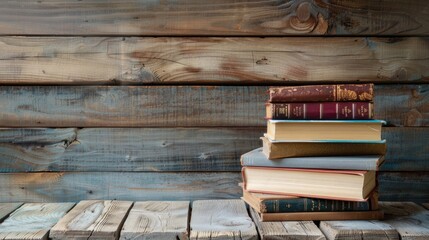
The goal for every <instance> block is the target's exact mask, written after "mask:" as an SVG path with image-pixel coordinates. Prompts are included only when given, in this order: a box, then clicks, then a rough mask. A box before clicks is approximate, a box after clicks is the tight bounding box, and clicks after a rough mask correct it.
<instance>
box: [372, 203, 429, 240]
mask: <svg viewBox="0 0 429 240" xmlns="http://www.w3.org/2000/svg"><path fill="white" fill-rule="evenodd" d="M380 207H381V209H382V210H383V211H384V213H385V215H384V221H383V222H385V223H388V224H390V225H391V226H393V227H394V228H395V229H396V231H398V233H399V235H400V236H401V239H402V240H424V239H429V211H428V210H426V209H425V208H424V207H422V206H419V205H417V204H415V203H412V202H380Z"/></svg>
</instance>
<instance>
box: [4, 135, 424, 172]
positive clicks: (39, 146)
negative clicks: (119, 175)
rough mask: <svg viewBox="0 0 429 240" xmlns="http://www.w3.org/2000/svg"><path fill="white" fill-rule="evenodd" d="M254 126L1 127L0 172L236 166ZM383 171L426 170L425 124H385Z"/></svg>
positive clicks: (250, 144)
mask: <svg viewBox="0 0 429 240" xmlns="http://www.w3.org/2000/svg"><path fill="white" fill-rule="evenodd" d="M265 131H266V128H265V127H257V128H156V129H153V128H83V129H77V128H17V129H15V128H2V129H0V172H39V171H84V172H85V171H94V172H103V171H128V172H129V171H240V170H241V165H240V161H238V159H239V158H240V156H241V155H242V154H244V153H246V152H248V151H250V150H253V149H255V148H258V147H260V146H261V141H260V139H259V137H260V136H262V134H263V133H264V132H265ZM382 136H383V139H386V141H387V146H388V148H387V154H386V160H385V162H384V164H383V165H382V167H381V169H382V171H429V162H428V161H427V159H428V158H429V146H428V144H427V142H429V138H428V136H429V128H419V127H406V128H400V127H385V128H383V131H382Z"/></svg>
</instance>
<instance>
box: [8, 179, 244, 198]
mask: <svg viewBox="0 0 429 240" xmlns="http://www.w3.org/2000/svg"><path fill="white" fill-rule="evenodd" d="M239 182H241V176H240V173H239V172H225V173H219V172H214V173H198V172H196V173H173V172H168V173H158V172H65V173H59V172H53V173H20V174H0V192H2V194H1V195H0V202H11V201H12V200H14V201H20V200H22V201H26V202H41V201H45V202H58V201H66V200H68V201H76V202H77V201H80V200H83V199H104V200H127V201H158V200H160V201H168V200H174V201H181V200H186V201H189V200H195V199H221V198H239V197H240V195H241V188H240V187H239V186H238V183H239Z"/></svg>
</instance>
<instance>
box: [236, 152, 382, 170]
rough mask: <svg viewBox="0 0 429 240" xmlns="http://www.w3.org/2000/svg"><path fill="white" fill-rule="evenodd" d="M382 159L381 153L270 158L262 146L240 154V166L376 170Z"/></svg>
mask: <svg viewBox="0 0 429 240" xmlns="http://www.w3.org/2000/svg"><path fill="white" fill-rule="evenodd" d="M383 161H384V156H383V155H362V156H323V157H291V158H279V159H274V160H270V159H268V158H267V157H266V156H265V154H264V153H262V148H257V149H255V150H252V151H250V152H248V153H245V154H243V155H242V156H241V165H242V166H253V167H284V168H314V169H336V170H366V171H368V170H372V171H377V170H378V168H379V167H380V166H381V164H382V163H383Z"/></svg>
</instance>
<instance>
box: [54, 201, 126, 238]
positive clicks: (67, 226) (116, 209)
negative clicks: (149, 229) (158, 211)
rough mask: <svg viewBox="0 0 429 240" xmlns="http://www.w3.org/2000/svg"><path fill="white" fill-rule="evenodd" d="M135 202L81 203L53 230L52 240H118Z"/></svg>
mask: <svg viewBox="0 0 429 240" xmlns="http://www.w3.org/2000/svg"><path fill="white" fill-rule="evenodd" d="M132 204H133V202H128V201H111V200H106V201H103V200H99V201H96V200H86V201H81V202H79V203H78V204H77V205H76V207H74V208H73V209H72V210H71V211H70V212H69V213H67V215H65V216H64V217H63V218H62V219H61V220H60V221H58V223H57V224H56V225H55V226H54V227H53V228H52V229H51V232H50V234H49V237H50V238H52V239H58V240H61V239H70V240H71V239H112V240H113V239H118V237H119V234H120V233H119V232H120V229H121V227H122V224H123V223H124V221H125V218H126V216H127V213H128V211H129V209H130V208H131V206H132Z"/></svg>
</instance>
